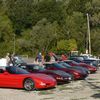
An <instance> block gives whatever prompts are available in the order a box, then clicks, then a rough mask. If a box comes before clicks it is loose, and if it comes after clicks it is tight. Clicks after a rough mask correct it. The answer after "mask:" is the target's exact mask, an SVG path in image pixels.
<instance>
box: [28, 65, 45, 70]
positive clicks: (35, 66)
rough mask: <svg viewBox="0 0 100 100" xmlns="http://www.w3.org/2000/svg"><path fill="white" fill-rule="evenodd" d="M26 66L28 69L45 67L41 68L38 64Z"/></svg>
mask: <svg viewBox="0 0 100 100" xmlns="http://www.w3.org/2000/svg"><path fill="white" fill-rule="evenodd" d="M27 67H28V69H30V70H45V68H43V66H39V65H28V66H27Z"/></svg>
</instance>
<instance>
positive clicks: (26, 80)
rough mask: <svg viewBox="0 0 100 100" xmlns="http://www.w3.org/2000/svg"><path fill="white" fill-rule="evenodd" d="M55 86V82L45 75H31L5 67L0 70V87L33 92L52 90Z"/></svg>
mask: <svg viewBox="0 0 100 100" xmlns="http://www.w3.org/2000/svg"><path fill="white" fill-rule="evenodd" d="M55 86H56V80H55V79H54V78H52V77H50V76H48V75H45V74H31V73H29V72H27V71H26V70H24V69H21V68H18V67H6V70H5V71H4V70H2V69H0V87H10V88H24V89H25V90H28V91H30V90H34V89H42V88H52V87H55Z"/></svg>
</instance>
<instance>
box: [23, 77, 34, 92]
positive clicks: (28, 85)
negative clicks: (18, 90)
mask: <svg viewBox="0 0 100 100" xmlns="http://www.w3.org/2000/svg"><path fill="white" fill-rule="evenodd" d="M23 87H24V89H25V90H27V91H32V90H34V89H35V82H34V81H33V80H32V79H31V78H28V79H26V80H25V81H24V84H23Z"/></svg>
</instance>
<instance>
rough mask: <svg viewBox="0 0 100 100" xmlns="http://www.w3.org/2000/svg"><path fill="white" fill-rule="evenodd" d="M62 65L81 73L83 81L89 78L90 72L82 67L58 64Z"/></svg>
mask: <svg viewBox="0 0 100 100" xmlns="http://www.w3.org/2000/svg"><path fill="white" fill-rule="evenodd" d="M58 63H59V64H60V65H62V66H65V67H66V68H67V69H74V70H76V71H79V72H80V73H81V79H85V78H86V77H87V76H88V74H89V73H88V70H86V69H84V68H82V67H77V66H76V67H72V66H70V65H69V64H67V63H65V62H58Z"/></svg>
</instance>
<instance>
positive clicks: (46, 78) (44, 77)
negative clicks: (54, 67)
mask: <svg viewBox="0 0 100 100" xmlns="http://www.w3.org/2000/svg"><path fill="white" fill-rule="evenodd" d="M29 76H30V77H32V78H33V79H39V80H42V81H56V80H55V79H54V78H53V77H51V76H49V75H46V74H39V73H35V74H33V73H32V74H30V75H29Z"/></svg>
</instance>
